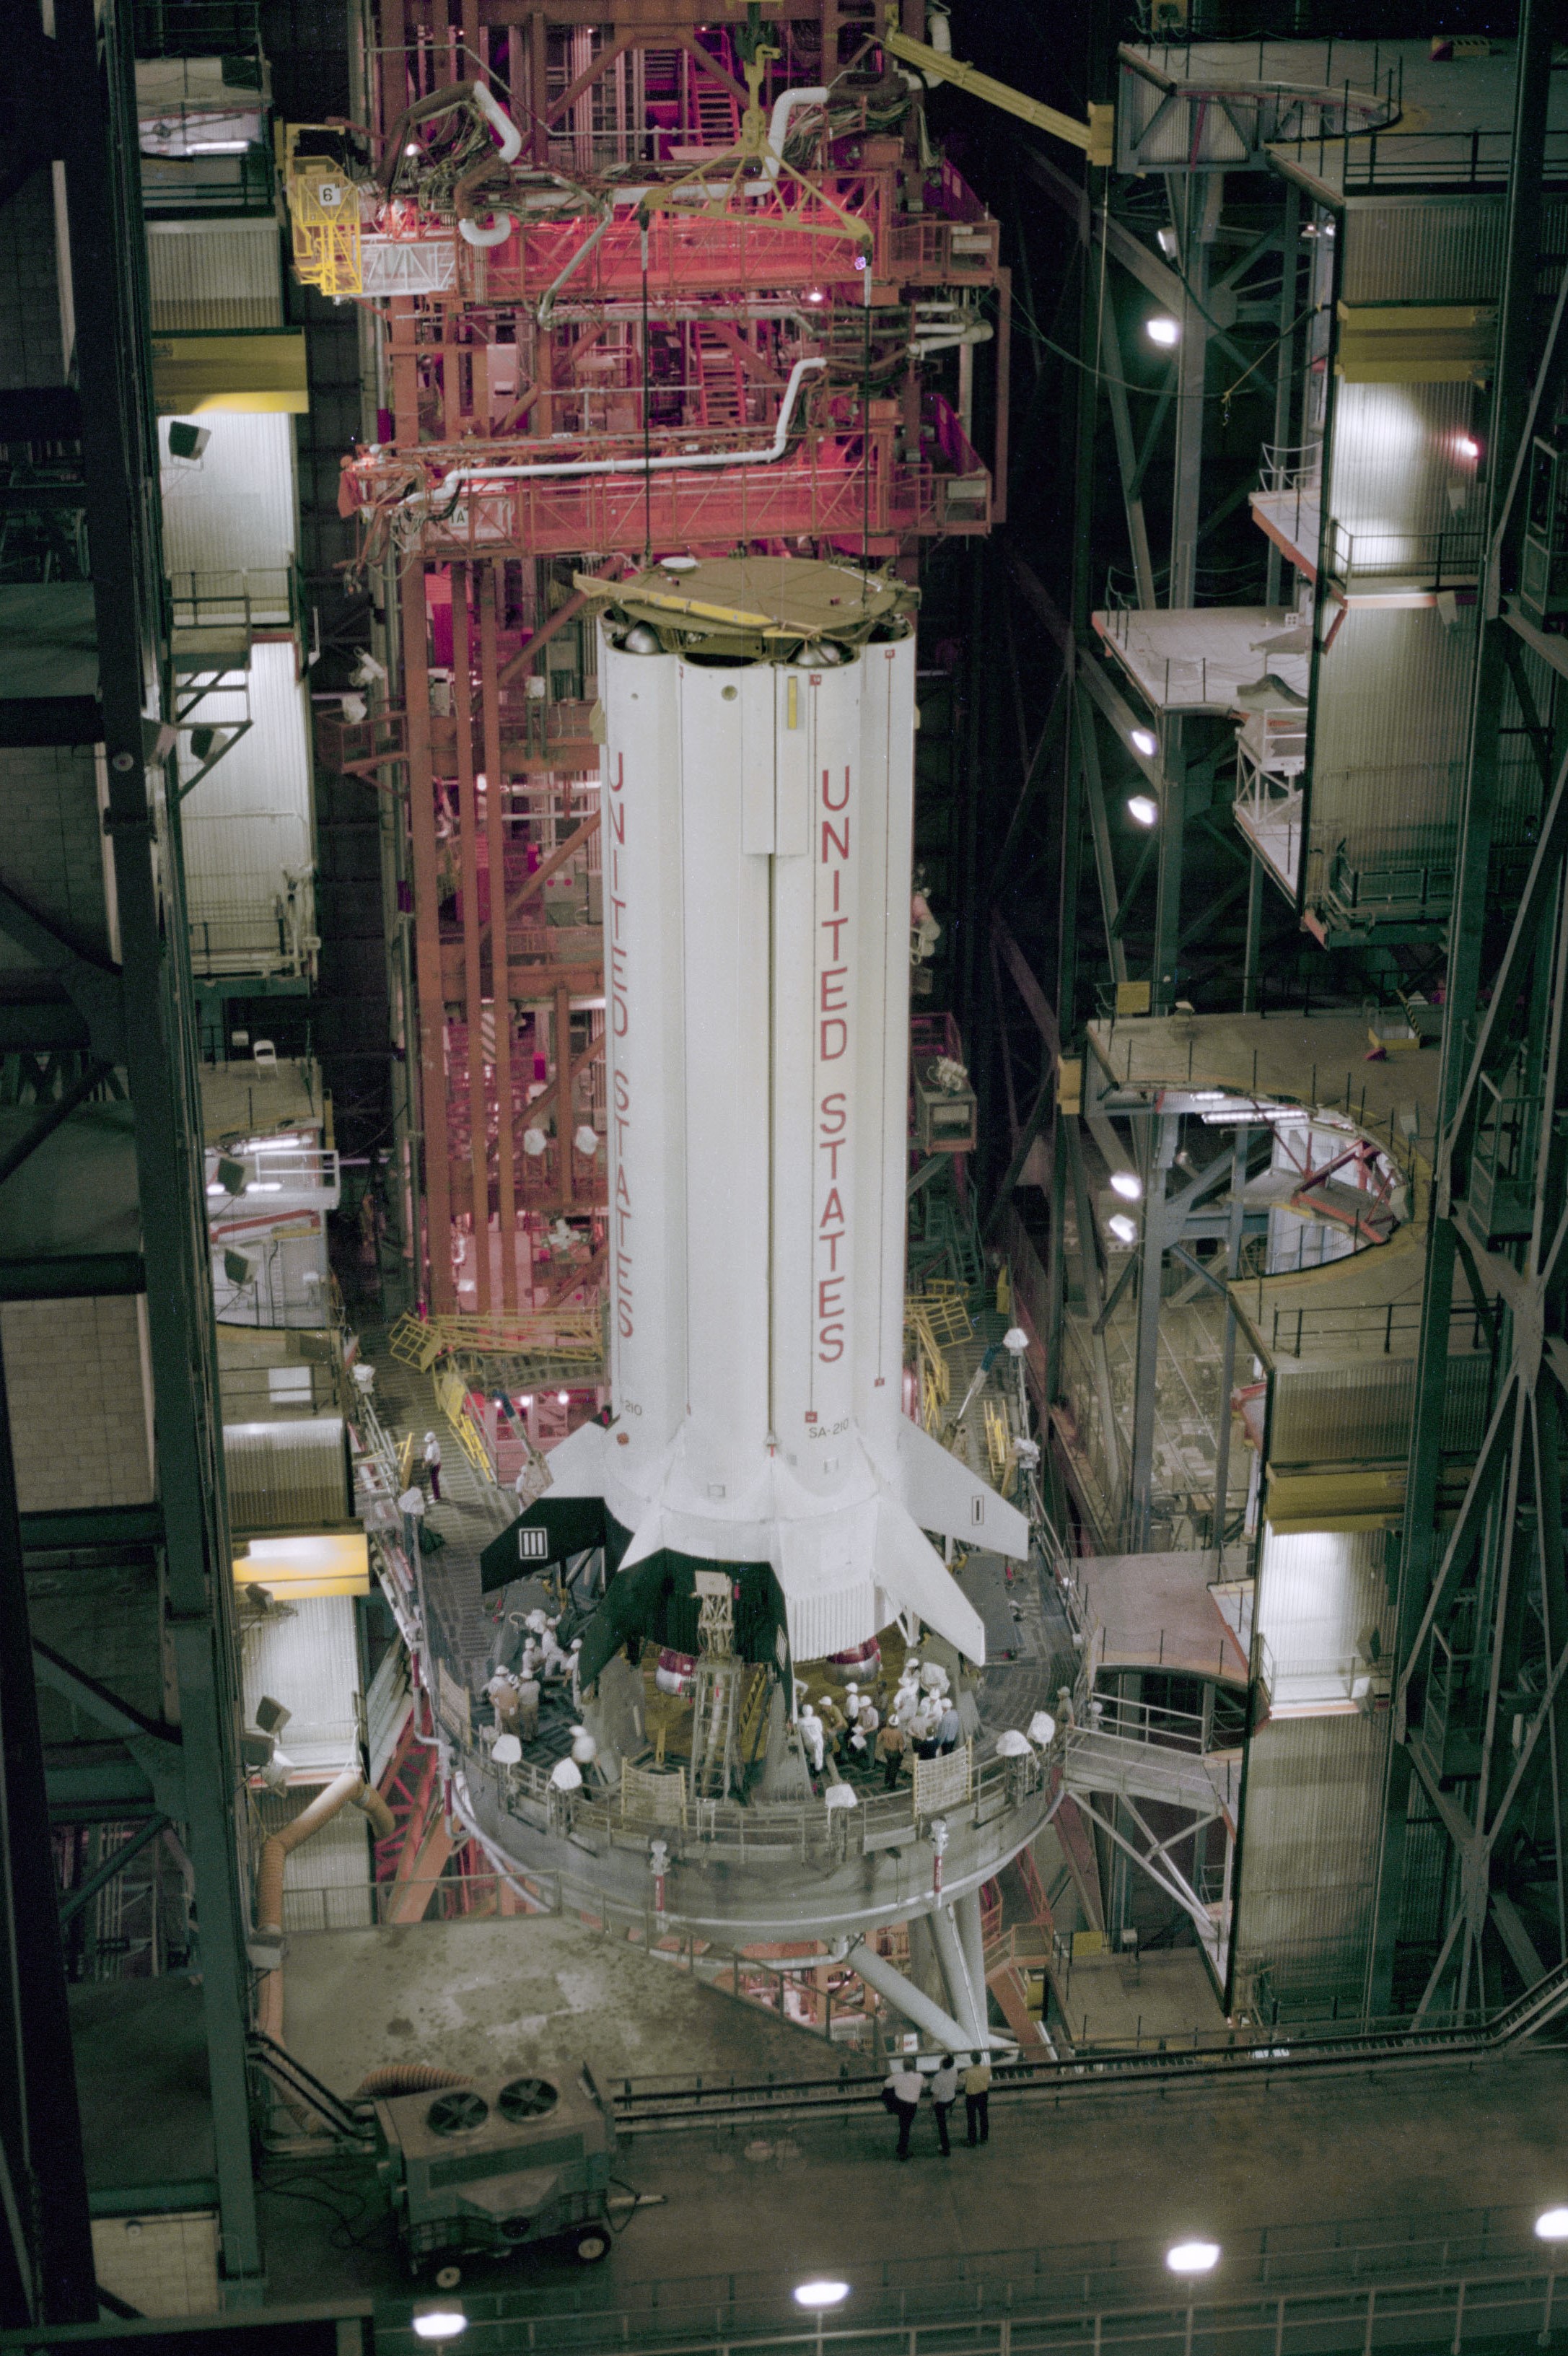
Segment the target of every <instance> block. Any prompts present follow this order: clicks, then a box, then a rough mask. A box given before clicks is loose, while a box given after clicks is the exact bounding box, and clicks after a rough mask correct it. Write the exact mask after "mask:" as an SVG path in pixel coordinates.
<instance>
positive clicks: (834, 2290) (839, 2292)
mask: <svg viewBox="0 0 1568 2356" xmlns="http://www.w3.org/2000/svg"><path fill="white" fill-rule="evenodd" d="M847 2297H849V2285H848V2283H846V2282H803V2283H797V2284H796V2285H795V2304H796V2306H797V2307H812V2308H823V2307H842V2306H843V2302H844V2300H845V2299H846V2298H847Z"/></svg>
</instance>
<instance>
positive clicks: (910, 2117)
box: [887, 2059, 926, 2159]
mask: <svg viewBox="0 0 1568 2356" xmlns="http://www.w3.org/2000/svg"><path fill="white" fill-rule="evenodd" d="M925 2085H926V2082H925V2080H924V2079H923V2078H922V2077H921V2075H920V2073H919V2072H918V2070H917V2069H916V2067H915V2065H914V2063H913V2061H908V2059H906V2060H904V2061H897V2062H895V2064H894V2066H893V2069H892V2071H891V2072H890V2073H889V2075H888V2080H887V2091H888V2094H890V2095H891V2096H892V2098H893V2108H894V2110H895V2112H896V2113H897V2118H898V2157H899V2158H900V2159H908V2157H909V2130H910V2128H911V2127H912V2126H914V2124H915V2114H916V2112H917V2111H918V2109H919V2107H920V2096H921V2094H923V2093H924V2092H925Z"/></svg>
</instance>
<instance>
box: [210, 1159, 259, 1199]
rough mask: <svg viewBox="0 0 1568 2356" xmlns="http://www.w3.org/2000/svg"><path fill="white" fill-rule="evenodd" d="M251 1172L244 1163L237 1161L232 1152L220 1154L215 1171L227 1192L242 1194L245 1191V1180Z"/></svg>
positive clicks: (225, 1192) (220, 1183) (221, 1185)
mask: <svg viewBox="0 0 1568 2356" xmlns="http://www.w3.org/2000/svg"><path fill="white" fill-rule="evenodd" d="M250 1174H251V1173H250V1172H249V1171H248V1170H247V1169H246V1167H245V1165H244V1163H243V1162H236V1161H235V1159H234V1157H233V1155H232V1154H231V1153H220V1155H219V1157H218V1167H217V1169H216V1171H215V1172H214V1173H213V1175H214V1176H215V1177H216V1179H217V1181H218V1183H219V1185H220V1187H221V1188H222V1190H223V1192H224V1194H243V1193H244V1191H245V1181H246V1179H247V1178H248V1177H249V1176H250Z"/></svg>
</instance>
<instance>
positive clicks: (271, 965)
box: [188, 899, 316, 979]
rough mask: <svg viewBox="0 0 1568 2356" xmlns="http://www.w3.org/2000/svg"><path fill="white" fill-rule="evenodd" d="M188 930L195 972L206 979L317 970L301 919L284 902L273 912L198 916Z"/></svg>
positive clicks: (260, 911)
mask: <svg viewBox="0 0 1568 2356" xmlns="http://www.w3.org/2000/svg"><path fill="white" fill-rule="evenodd" d="M188 929H189V935H190V964H191V970H192V972H194V973H196V974H199V975H200V976H201V977H202V978H203V979H205V978H207V977H209V976H210V975H216V974H256V975H259V976H261V977H262V978H263V979H266V978H269V977H273V976H277V977H287V976H292V975H298V974H310V973H312V972H314V970H315V964H316V951H315V950H314V949H313V948H306V938H307V937H308V936H307V935H306V930H305V927H304V926H303V924H302V923H301V921H300V918H299V915H298V913H297V912H296V911H295V910H294V909H291V908H289V907H287V906H285V905H284V904H283V903H282V901H281V899H280V901H279V903H278V905H276V906H275V907H274V908H273V909H272V910H270V911H269V910H266V909H262V908H257V909H254V910H245V911H241V912H237V913H235V914H234V915H232V916H193V917H192V918H191V920H190V924H189V928H188Z"/></svg>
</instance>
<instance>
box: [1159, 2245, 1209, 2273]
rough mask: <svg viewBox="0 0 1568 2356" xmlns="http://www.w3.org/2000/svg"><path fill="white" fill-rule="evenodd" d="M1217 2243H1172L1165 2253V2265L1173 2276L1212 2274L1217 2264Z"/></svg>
mask: <svg viewBox="0 0 1568 2356" xmlns="http://www.w3.org/2000/svg"><path fill="white" fill-rule="evenodd" d="M1220 2254H1221V2253H1220V2248H1219V2243H1218V2242H1199V2241H1192V2242H1174V2243H1173V2244H1171V2246H1170V2248H1169V2249H1168V2250H1167V2251H1166V2252H1165V2264H1166V2265H1167V2266H1169V2268H1170V2270H1171V2272H1172V2274H1173V2275H1207V2274H1212V2273H1213V2271H1214V2269H1215V2267H1216V2266H1217V2265H1219V2259H1220Z"/></svg>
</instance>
